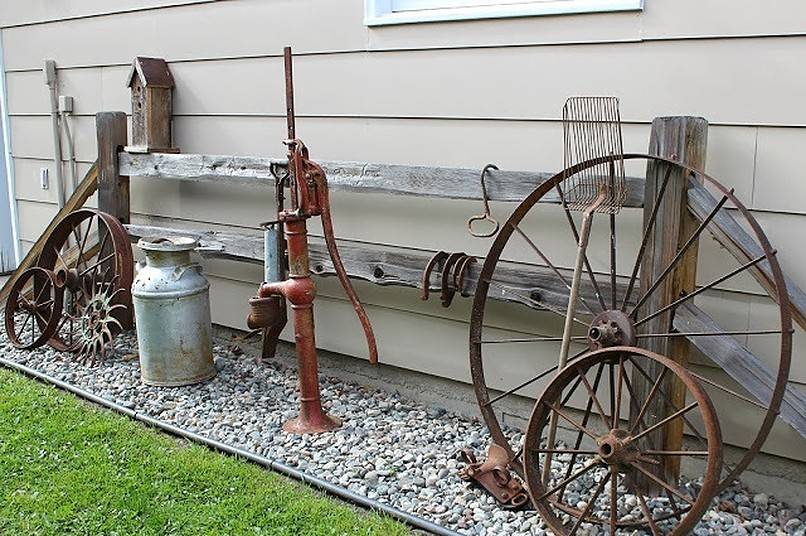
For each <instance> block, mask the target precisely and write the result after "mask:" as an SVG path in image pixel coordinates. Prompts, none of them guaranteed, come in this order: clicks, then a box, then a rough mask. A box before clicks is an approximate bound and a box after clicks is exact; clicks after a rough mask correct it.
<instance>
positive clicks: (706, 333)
mask: <svg viewBox="0 0 806 536" xmlns="http://www.w3.org/2000/svg"><path fill="white" fill-rule="evenodd" d="M793 332H794V330H789V331H788V332H787V333H788V334H791V333H793ZM783 333H784V331H783V330H780V329H749V330H736V331H698V332H683V331H673V332H670V333H639V334H638V335H636V336H635V337H636V338H637V339H653V338H666V337H722V336H725V335H730V336H744V335H749V336H754V335H782V334H783Z"/></svg>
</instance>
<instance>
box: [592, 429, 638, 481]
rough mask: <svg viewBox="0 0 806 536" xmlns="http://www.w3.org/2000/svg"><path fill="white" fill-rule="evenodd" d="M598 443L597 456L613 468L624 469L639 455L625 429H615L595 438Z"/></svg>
mask: <svg viewBox="0 0 806 536" xmlns="http://www.w3.org/2000/svg"><path fill="white" fill-rule="evenodd" d="M596 444H597V445H598V452H599V458H601V460H602V461H603V462H604V463H606V464H607V465H610V466H611V467H614V469H621V470H622V472H623V470H624V469H626V468H627V467H629V466H630V465H632V463H633V462H634V461H635V460H636V459H637V458H638V457H639V456H640V454H641V453H640V452H639V450H638V448H637V447H636V445H635V444H634V443H632V437H631V436H630V433H629V432H627V431H626V430H620V429H615V430H611V431H610V432H608V433H607V434H605V435H603V436H600V437H599V438H598V439H597V440H596Z"/></svg>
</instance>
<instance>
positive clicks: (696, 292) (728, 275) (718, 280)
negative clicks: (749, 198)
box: [635, 254, 767, 327]
mask: <svg viewBox="0 0 806 536" xmlns="http://www.w3.org/2000/svg"><path fill="white" fill-rule="evenodd" d="M766 258H767V255H766V254H764V255H761V256H759V257H756V258H755V259H753V260H751V261H750V262H747V263H745V264H743V265H741V266H739V267H738V268H736V269H735V270H731V271H730V272H728V273H726V274H724V275H722V276H720V277H717V278H716V279H714V280H713V281H711V282H710V283H708V284H706V285H703V286H702V287H700V288H698V289H697V290H694V291H693V292H690V293H688V294H686V295H685V296H683V297H681V298H678V299H677V300H675V301H673V302H672V303H670V304H668V305H666V306H664V307H661V308H660V309H658V310H657V311H654V312H653V313H651V314H648V315H647V316H645V317H643V318H642V319H640V320H637V321H636V322H635V327H638V326H640V325H642V324H644V323H646V322H648V321H649V320H652V319H653V318H655V317H656V316H659V315H661V314H663V313H665V312H666V311H668V310H670V309H675V308H677V307H678V306H679V305H680V304H682V303H685V302H687V301H688V300H691V299H692V298H694V297H695V296H698V295H700V294H702V293H703V292H705V291H706V290H710V289H712V288H714V287H715V286H716V285H718V284H720V283H723V282H725V281H727V280H728V279H730V278H731V277H733V276H735V275H737V274H740V273H742V272H744V271H745V270H747V269H749V268H752V267H753V266H755V265H757V264H758V263H760V262H761V261H763V260H765V259H766Z"/></svg>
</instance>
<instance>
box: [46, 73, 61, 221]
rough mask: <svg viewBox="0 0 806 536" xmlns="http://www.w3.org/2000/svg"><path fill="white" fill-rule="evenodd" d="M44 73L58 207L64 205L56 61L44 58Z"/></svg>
mask: <svg viewBox="0 0 806 536" xmlns="http://www.w3.org/2000/svg"><path fill="white" fill-rule="evenodd" d="M42 71H43V73H44V75H45V84H47V86H48V88H49V89H50V120H51V131H52V133H53V165H54V167H55V172H56V192H57V194H58V198H59V199H58V201H59V208H62V207H63V206H64V202H65V199H66V198H65V196H64V176H63V174H62V136H61V131H60V129H59V87H58V79H57V77H56V62H55V61H53V60H45V66H44V68H43V69H42Z"/></svg>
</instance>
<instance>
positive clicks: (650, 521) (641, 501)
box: [611, 477, 661, 536]
mask: <svg viewBox="0 0 806 536" xmlns="http://www.w3.org/2000/svg"><path fill="white" fill-rule="evenodd" d="M625 481H626V484H627V489H628V490H629V491H631V492H632V494H633V495H635V496H636V497H638V506H639V507H640V508H641V513H642V514H643V515H644V519H645V520H646V523H647V525H649V530H650V531H652V536H660V534H661V532H660V530H659V529H658V526H657V525H656V524H655V519H654V518H653V517H652V513H651V512H650V510H649V506H648V505H647V504H646V499H645V498H644V495H643V493H641V492H640V490H639V489H638V488H637V487H636V486H635V485H634V484H633V483H632V480H630V478H629V477H627V478H626V479H625ZM611 534H614V532H613V531H611Z"/></svg>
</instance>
